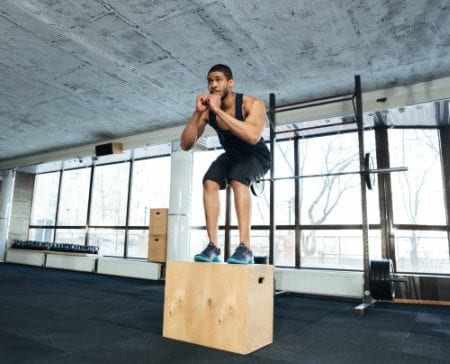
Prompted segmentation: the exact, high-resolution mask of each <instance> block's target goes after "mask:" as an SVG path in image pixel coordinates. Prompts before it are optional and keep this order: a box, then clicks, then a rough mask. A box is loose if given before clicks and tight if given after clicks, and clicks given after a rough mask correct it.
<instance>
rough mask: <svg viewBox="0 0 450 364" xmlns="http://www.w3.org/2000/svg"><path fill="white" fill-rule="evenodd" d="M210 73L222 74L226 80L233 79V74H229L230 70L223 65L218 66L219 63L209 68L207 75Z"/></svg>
mask: <svg viewBox="0 0 450 364" xmlns="http://www.w3.org/2000/svg"><path fill="white" fill-rule="evenodd" d="M211 72H222V73H223V74H224V75H225V77H226V78H227V80H232V79H233V72H231V68H230V67H228V66H227V65H225V64H220V63H219V64H216V65H214V66H212V67H211V68H210V70H209V71H208V75H209V74H210V73H211Z"/></svg>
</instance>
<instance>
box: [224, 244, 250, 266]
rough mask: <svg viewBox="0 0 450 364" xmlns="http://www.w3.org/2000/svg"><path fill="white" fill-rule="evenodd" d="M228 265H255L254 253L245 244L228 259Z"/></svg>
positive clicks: (240, 245)
mask: <svg viewBox="0 0 450 364" xmlns="http://www.w3.org/2000/svg"><path fill="white" fill-rule="evenodd" d="M227 263H230V264H253V263H254V260H253V253H252V251H251V250H250V249H249V248H247V247H246V246H245V245H244V244H242V243H241V244H239V246H238V247H237V248H236V250H235V251H234V253H233V255H232V256H231V257H229V258H228V260H227Z"/></svg>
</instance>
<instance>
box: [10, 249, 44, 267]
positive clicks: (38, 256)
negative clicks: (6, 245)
mask: <svg viewBox="0 0 450 364" xmlns="http://www.w3.org/2000/svg"><path fill="white" fill-rule="evenodd" d="M44 260H45V254H44V253H41V252H34V251H31V250H19V249H8V250H7V252H6V262H8V263H17V264H26V265H35V266H37V267H42V266H43V265H44Z"/></svg>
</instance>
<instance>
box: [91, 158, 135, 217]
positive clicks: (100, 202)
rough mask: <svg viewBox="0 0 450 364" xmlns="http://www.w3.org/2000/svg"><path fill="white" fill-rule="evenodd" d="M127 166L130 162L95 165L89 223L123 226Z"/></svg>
mask: <svg viewBox="0 0 450 364" xmlns="http://www.w3.org/2000/svg"><path fill="white" fill-rule="evenodd" d="M129 168H130V163H117V164H110V165H104V166H98V167H95V169H94V186H93V191H92V206H91V220H90V225H97V226H125V217H126V212H127V197H128V175H129Z"/></svg>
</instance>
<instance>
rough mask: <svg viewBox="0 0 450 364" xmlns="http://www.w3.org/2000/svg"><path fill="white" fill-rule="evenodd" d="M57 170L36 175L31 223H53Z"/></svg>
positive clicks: (57, 183) (56, 191) (57, 178)
mask: <svg viewBox="0 0 450 364" xmlns="http://www.w3.org/2000/svg"><path fill="white" fill-rule="evenodd" d="M59 176H60V173H59V172H53V173H45V174H38V175H36V178H35V182H34V192H33V203H32V210H31V225H55V217H56V204H57V200H58V188H59Z"/></svg>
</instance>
